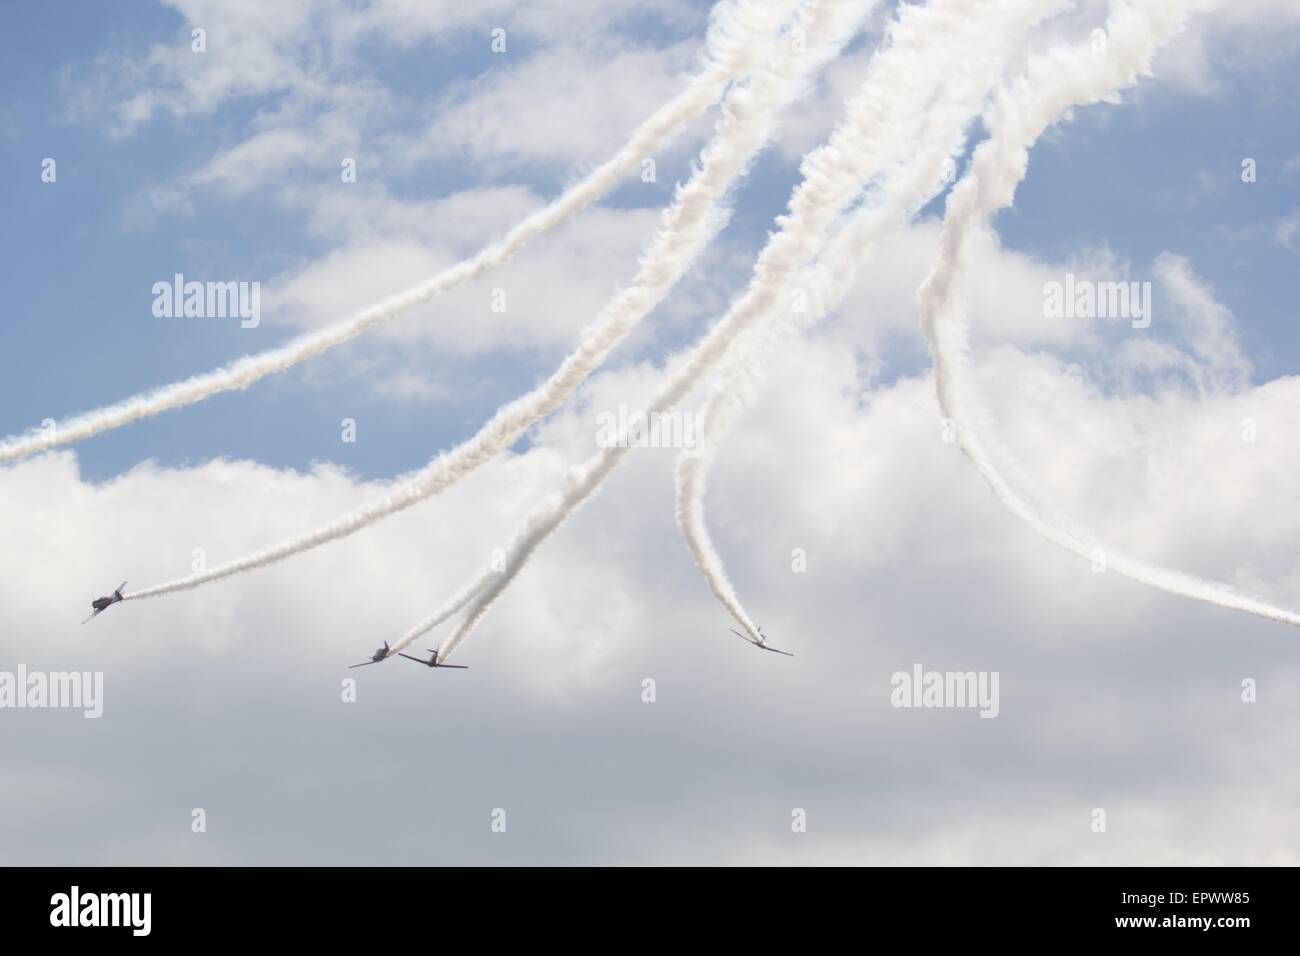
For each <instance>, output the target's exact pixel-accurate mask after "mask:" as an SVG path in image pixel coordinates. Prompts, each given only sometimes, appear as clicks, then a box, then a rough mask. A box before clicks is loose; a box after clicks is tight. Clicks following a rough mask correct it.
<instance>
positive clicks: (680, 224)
mask: <svg viewBox="0 0 1300 956" xmlns="http://www.w3.org/2000/svg"><path fill="white" fill-rule="evenodd" d="M871 6H872V3H863V2H861V0H807V2H806V3H805V4H804V5H802V6H801V7H800V9H799V15H798V18H797V20H796V21H795V29H797V30H801V31H803V35H804V36H808V37H810V38H811V43H810V44H809V45H808V46H807V47H806V48H805V47H803V46H797V45H794V44H791V43H789V42H787V41H788V39H789V38H786V37H782V38H776V39H773V41H772V43H771V49H769V50H767V51H766V52H767V54H768V55H767V56H765V57H764V62H763V64H762V66H761V67H759V68H758V69H757V71H756V73H755V75H754V76H753V78H752V80H751V83H750V85H748V86H737V87H734V88H733V89H732V90H731V91H730V92H729V93H728V96H727V99H726V103H725V104H724V107H723V116H722V119H721V120H720V121H719V124H718V129H717V132H716V134H715V136H714V137H713V139H712V140H711V141H710V143H709V144H708V145H707V146H706V147H705V148H704V150H703V152H702V153H701V155H700V161H699V164H698V165H697V167H696V169H695V171H694V174H693V175H692V176H691V178H690V180H689V181H688V182H687V183H686V185H684V186H680V187H679V188H678V190H677V193H676V195H675V197H674V201H673V203H672V205H671V206H670V207H669V209H668V210H667V211H666V212H665V214H664V217H663V222H662V225H661V227H660V229H659V232H658V233H657V234H656V236H655V239H654V241H653V243H652V244H651V246H650V248H649V250H648V251H646V252H645V254H644V255H643V256H642V258H641V262H640V268H639V269H638V272H637V275H636V278H635V279H634V280H633V282H632V283H631V284H630V285H628V286H626V287H625V288H624V289H622V290H621V291H620V292H619V293H618V294H617V295H615V297H614V298H613V299H612V300H611V301H610V302H609V303H608V304H607V305H606V306H605V308H604V309H602V311H601V314H600V315H599V316H598V317H597V318H596V319H595V320H594V321H593V322H592V323H590V324H589V325H588V326H587V327H586V328H585V329H584V330H583V332H582V334H581V335H580V336H579V344H578V346H577V348H576V349H575V350H574V351H573V352H572V353H571V354H570V355H569V356H567V357H566V358H565V359H564V361H563V362H562V363H561V364H560V367H559V368H558V369H557V370H556V371H555V372H554V373H553V374H552V375H551V377H550V378H549V379H547V380H546V381H545V382H544V383H542V384H541V385H540V386H538V387H537V388H536V389H534V390H533V391H531V392H529V393H528V394H526V395H524V396H522V397H520V398H517V399H515V400H514V401H512V402H509V403H508V404H506V405H504V406H502V407H501V408H500V409H498V410H497V412H496V413H495V414H494V415H493V417H492V418H491V419H490V420H489V421H488V422H487V423H486V424H485V425H484V426H483V427H482V428H480V429H479V431H478V432H477V433H476V434H475V435H474V436H473V437H471V438H470V439H468V440H466V441H465V442H462V443H461V444H460V445H459V446H457V447H456V448H454V449H452V450H451V451H450V452H447V453H445V454H443V455H440V456H439V457H438V458H436V459H434V460H433V461H432V462H431V463H430V464H429V465H428V466H426V467H425V468H424V469H422V470H421V471H420V472H417V473H416V475H415V476H413V477H411V478H409V479H407V480H405V481H403V482H402V483H400V484H399V485H397V486H396V487H394V488H393V489H392V490H390V492H389V493H388V495H386V496H385V497H384V498H381V499H377V500H375V501H371V502H368V503H367V504H365V505H364V506H362V507H361V508H360V509H358V510H357V511H355V512H352V513H351V514H348V515H344V516H343V517H341V518H338V519H336V520H335V521H333V522H331V523H330V524H328V525H325V526H323V527H320V528H317V529H315V530H313V531H311V532H308V533H307V534H304V535H300V536H295V537H294V538H291V539H289V540H288V541H285V542H281V543H280V544H278V545H275V546H273V547H271V548H267V549H265V550H262V551H258V552H255V553H253V554H250V555H247V556H245V557H243V558H238V559H236V560H234V561H230V562H227V563H226V564H223V565H220V566H219V567H215V568H212V569H211V570H208V571H206V572H203V573H199V574H194V575H190V576H189V577H186V578H181V579H178V580H175V581H170V582H166V583H164V584H160V585H156V586H154V587H149V588H144V589H142V590H139V591H134V592H131V593H130V594H128V595H126V598H127V599H128V600H130V599H137V598H144V597H156V596H158V595H162V594H169V593H172V592H174V591H180V590H186V589H190V588H195V587H198V586H200V585H202V584H206V583H208V582H210V581H216V580H220V579H222V578H226V577H230V576H231V575H234V574H239V573H241V572H243V571H248V570H251V569H253V568H259V567H265V566H266V565H268V564H272V563H274V562H277V561H281V560H284V559H285V558H287V557H289V556H291V555H295V554H299V553H301V552H303V551H307V550H310V549H312V548H315V547H318V546H320V545H322V544H325V543H326V542H328V541H333V540H336V539H337V538H341V537H344V536H346V535H349V534H352V533H354V532H356V531H358V530H360V529H361V528H364V527H366V526H367V525H370V524H373V523H374V522H375V521H378V520H379V519H380V518H383V517H385V516H387V515H390V514H393V513H394V512H396V511H400V510H402V509H404V508H408V507H410V506H411V505H413V504H415V503H416V502H418V501H421V500H423V499H425V498H427V497H429V496H431V495H434V494H437V493H438V492H440V491H443V490H445V489H446V488H448V487H450V486H451V485H452V484H454V483H455V482H457V481H458V480H460V479H461V478H463V477H464V476H465V475H468V474H469V473H470V472H472V471H473V470H474V469H475V468H477V467H479V466H480V465H481V464H483V463H484V462H486V461H489V460H490V459H491V458H492V457H494V456H495V455H497V454H499V453H500V452H501V451H503V450H504V449H506V448H508V447H509V446H510V445H511V444H513V443H514V442H515V441H516V440H517V439H518V438H519V436H520V435H522V434H523V433H524V431H525V430H526V429H527V428H528V427H529V426H530V425H532V424H533V423H534V422H536V421H538V420H539V419H541V418H543V417H545V416H546V415H549V414H550V413H551V412H553V411H554V410H555V409H557V408H558V407H559V406H560V405H561V404H563V402H564V401H565V399H567V398H568V397H569V395H571V394H572V393H573V391H574V389H576V388H577V387H578V385H580V384H581V383H582V381H583V380H584V379H585V378H586V376H587V375H588V374H590V372H591V371H592V370H593V369H595V368H597V367H598V366H599V365H600V364H601V363H602V362H603V361H604V360H605V359H606V357H607V356H608V355H609V353H610V352H611V351H612V350H613V349H614V348H615V347H616V346H617V345H618V344H619V343H620V342H621V341H622V340H623V339H624V338H626V336H627V335H628V333H629V332H631V331H632V329H633V328H634V327H635V326H636V324H637V322H639V321H640V320H641V319H642V318H644V317H645V316H646V315H647V314H648V313H649V312H651V311H652V310H653V309H654V308H655V306H657V305H658V304H659V303H660V302H661V301H662V300H663V298H664V296H665V295H667V293H668V292H669V290H670V289H671V288H672V287H673V285H674V284H675V283H676V282H677V281H678V280H679V279H680V278H681V276H682V275H683V274H684V273H685V271H686V269H687V268H689V267H690V265H691V263H692V262H693V261H694V260H695V259H696V258H697V257H698V255H699V254H700V252H701V251H702V250H703V248H704V247H705V246H706V245H707V244H708V242H709V241H711V240H712V239H713V238H714V237H715V236H716V234H717V232H718V230H719V229H720V228H721V227H722V225H723V222H724V221H725V217H724V216H723V214H722V213H721V210H720V208H719V203H720V202H721V200H722V199H723V197H724V196H725V195H726V193H727V191H728V190H729V189H730V187H731V185H732V184H733V183H734V182H735V181H736V180H737V179H738V178H739V177H740V176H741V175H743V174H744V172H745V171H746V170H747V169H748V167H749V165H750V163H751V162H752V161H753V159H754V157H755V156H756V155H757V153H758V152H759V150H760V149H761V148H762V147H763V145H764V144H765V143H767V142H768V140H769V139H770V137H771V135H772V133H773V131H774V129H775V121H776V118H777V116H778V115H779V113H780V112H781V111H782V110H783V109H784V108H785V107H787V106H789V105H790V103H792V102H793V101H794V100H795V99H797V98H798V97H799V96H800V95H801V94H802V93H803V92H804V91H805V90H806V87H807V85H808V82H809V80H810V79H811V78H812V77H813V76H815V75H816V73H817V72H818V71H819V70H820V69H821V68H822V67H823V66H824V65H825V64H826V63H827V62H829V61H830V60H831V59H833V58H834V57H835V56H837V55H838V54H839V52H840V51H841V50H842V49H843V48H844V46H845V44H847V43H848V41H849V40H850V39H851V38H852V37H853V35H854V34H855V33H856V32H857V31H858V29H859V28H860V27H861V25H862V22H863V19H864V18H865V17H866V15H867V12H868V11H869V9H870V7H871Z"/></svg>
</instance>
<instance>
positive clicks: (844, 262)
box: [674, 3, 1061, 640]
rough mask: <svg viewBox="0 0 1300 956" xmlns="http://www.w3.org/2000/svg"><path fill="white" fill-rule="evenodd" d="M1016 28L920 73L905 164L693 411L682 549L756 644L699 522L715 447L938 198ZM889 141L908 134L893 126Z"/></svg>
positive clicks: (741, 344)
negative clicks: (797, 304) (879, 251)
mask: <svg viewBox="0 0 1300 956" xmlns="http://www.w3.org/2000/svg"><path fill="white" fill-rule="evenodd" d="M1060 6H1061V4H1059V3H1058V4H1056V5H1055V9H1049V7H1051V5H1048V4H1044V5H1041V9H1039V10H1038V11H1037V12H1038V15H1039V16H1040V17H1043V18H1045V17H1047V16H1049V15H1050V14H1051V13H1053V12H1056V10H1057V9H1059V8H1060ZM1017 26H1018V27H1019V30H1017V29H1010V28H1008V29H1002V30H995V31H991V32H989V33H988V34H986V35H985V36H983V37H981V38H980V41H981V42H982V43H983V44H984V46H983V47H982V48H979V47H976V46H972V47H970V48H968V49H967V50H966V55H967V57H968V58H969V62H970V63H971V64H973V65H975V68H974V69H968V70H966V71H965V74H964V76H963V77H962V80H961V81H960V82H957V83H954V82H953V79H952V77H950V76H948V75H945V74H944V73H942V72H940V71H929V72H925V73H922V74H920V75H919V76H918V79H917V82H916V83H915V84H914V85H913V86H912V87H911V88H910V89H909V90H908V98H907V101H903V102H900V104H899V113H896V114H895V116H894V117H892V118H891V119H894V120H897V119H900V118H905V117H906V116H907V115H909V114H910V113H911V111H913V110H915V111H917V112H918V113H923V115H924V119H925V122H924V125H923V127H922V128H921V129H920V130H918V131H916V132H915V133H913V134H912V135H913V143H912V147H911V151H910V152H909V156H910V161H909V163H908V164H907V166H906V167H904V168H903V169H900V170H897V171H895V172H894V173H893V175H884V173H885V171H884V170H881V171H880V172H881V179H882V180H883V181H882V182H881V184H880V186H879V188H878V191H877V193H876V195H875V197H874V201H873V202H872V203H869V204H865V205H863V206H862V207H861V208H860V209H858V210H857V211H856V212H855V213H853V214H852V216H851V218H850V221H849V222H848V223H847V224H846V225H845V226H844V227H843V228H842V229H841V231H840V232H839V234H838V235H836V236H835V238H834V239H833V240H832V241H831V242H830V243H829V245H828V248H827V249H826V251H825V252H824V253H823V254H822V256H821V258H820V259H819V261H818V262H817V264H816V265H815V266H813V267H811V268H809V269H807V270H805V272H804V274H803V276H801V277H800V279H799V280H798V281H797V283H796V285H797V286H798V287H799V288H802V289H805V290H808V291H809V293H810V294H809V296H808V299H809V301H808V304H807V307H806V308H804V309H803V310H800V311H794V310H791V311H784V310H772V311H770V312H769V313H768V314H767V315H766V316H764V318H763V321H762V322H761V324H760V325H758V326H757V327H755V328H754V329H753V330H751V331H750V332H749V333H748V334H746V335H745V336H742V337H741V338H740V339H739V340H738V341H737V342H735V343H734V344H733V346H732V347H731V349H729V350H728V352H727V355H726V359H725V361H724V363H723V364H722V365H721V367H720V368H719V369H718V372H717V373H716V374H715V376H714V378H713V383H712V388H711V390H710V392H709V394H708V397H707V398H706V399H705V401H704V403H703V405H702V406H701V410H700V427H699V444H698V447H696V448H694V449H688V450H687V449H684V450H683V451H682V452H681V453H679V454H678V456H677V462H676V466H675V475H674V477H675V484H676V495H677V498H676V518H677V524H678V527H679V528H680V529H681V531H682V535H683V537H684V539H685V541H686V546H687V549H688V550H689V552H690V554H691V558H692V559H693V560H694V562H695V565H696V567H698V568H699V569H700V572H701V573H702V574H703V575H704V579H705V582H706V583H707V584H708V586H709V590H710V591H711V592H712V593H713V596H714V597H715V598H716V599H717V600H718V602H719V603H720V604H721V605H722V606H723V608H724V609H725V610H726V611H727V613H728V614H730V615H731V617H732V618H733V619H734V620H735V621H736V623H737V624H739V625H740V626H741V627H742V628H743V629H744V630H745V632H746V633H747V634H749V635H750V637H751V638H753V639H754V640H758V639H759V634H758V627H757V625H756V624H755V623H754V620H753V618H752V617H751V616H750V614H749V613H748V611H746V610H745V607H744V604H743V603H742V602H741V600H740V597H739V596H738V595H737V593H736V588H735V586H734V585H733V584H732V582H731V579H730V577H729V576H728V575H727V571H726V565H725V564H724V562H723V560H722V556H721V554H720V553H719V552H718V550H717V547H716V546H715V545H714V543H713V539H712V537H711V536H710V534H709V528H708V522H707V520H706V518H705V505H704V502H705V493H706V489H707V486H708V477H709V473H710V471H711V469H712V467H713V464H714V462H715V461H716V459H717V452H718V446H719V444H720V442H721V441H722V439H723V438H724V436H725V435H726V433H727V432H728V431H730V429H731V427H732V426H733V425H734V424H735V421H736V419H737V418H738V417H739V416H740V414H741V413H742V412H743V411H744V410H745V408H746V407H747V406H748V405H749V404H751V402H752V399H753V396H754V393H755V388H754V386H755V384H756V381H757V379H758V377H759V376H760V373H761V365H762V361H763V359H764V357H765V356H766V355H770V354H772V353H773V352H774V351H776V350H777V349H778V348H779V347H780V346H781V345H782V344H783V343H784V342H786V341H788V340H789V339H790V338H792V337H794V336H797V335H799V334H801V333H802V332H803V331H804V330H805V329H807V328H808V327H809V326H811V325H812V324H814V323H815V322H817V321H819V320H820V319H821V318H822V317H823V316H825V315H826V314H827V313H828V312H830V311H833V310H834V309H835V308H836V307H838V305H839V304H840V303H841V302H842V301H843V299H844V296H845V295H847V294H848V292H849V290H850V289H851V288H852V286H853V283H854V281H856V279H857V276H858V270H859V269H861V268H862V266H863V265H865V263H866V260H867V258H868V257H869V256H870V255H871V253H872V250H873V247H874V246H875V244H876V242H877V241H878V240H879V239H880V238H881V237H883V236H885V235H887V234H889V233H891V232H893V231H895V230H897V229H899V228H900V227H902V226H903V225H904V224H905V223H906V222H907V221H908V220H910V219H911V218H912V216H913V215H914V214H915V213H916V212H917V211H919V210H920V209H922V208H923V207H924V206H925V205H926V204H927V203H928V202H930V201H931V200H932V199H934V197H935V196H937V195H938V194H939V193H940V192H942V190H943V188H944V185H945V184H946V182H947V181H948V179H949V176H948V175H946V174H947V173H949V172H950V171H951V170H955V169H956V160H957V157H958V156H959V155H960V154H961V152H962V150H963V149H964V147H965V143H966V140H967V132H968V128H969V126H970V124H971V122H972V121H973V120H975V119H976V118H977V117H978V115H979V113H980V110H981V108H982V106H983V105H984V103H985V101H986V100H987V98H988V95H989V93H990V92H991V90H992V89H993V87H994V85H995V84H996V83H997V82H998V79H999V78H1000V77H1001V75H1002V72H1003V69H1004V59H1005V57H1006V56H1007V54H1008V53H1009V52H1010V51H1011V50H1012V49H1013V48H1014V47H1015V45H1016V44H1017V43H1018V42H1019V41H1020V40H1021V39H1022V38H1023V34H1024V30H1025V29H1027V28H1028V27H1029V26H1031V23H1030V22H1029V21H1028V20H1022V21H1021V22H1020V23H1019V24H1017ZM931 100H933V102H931ZM927 104H928V105H927ZM896 135H898V136H904V135H907V133H906V132H905V131H904V130H903V129H900V130H899V131H898V133H897V134H896Z"/></svg>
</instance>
